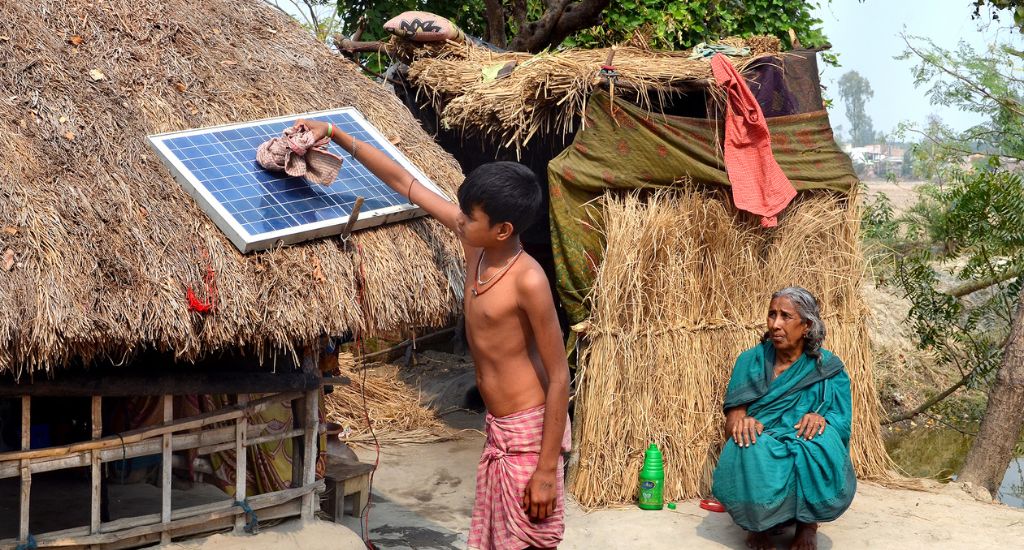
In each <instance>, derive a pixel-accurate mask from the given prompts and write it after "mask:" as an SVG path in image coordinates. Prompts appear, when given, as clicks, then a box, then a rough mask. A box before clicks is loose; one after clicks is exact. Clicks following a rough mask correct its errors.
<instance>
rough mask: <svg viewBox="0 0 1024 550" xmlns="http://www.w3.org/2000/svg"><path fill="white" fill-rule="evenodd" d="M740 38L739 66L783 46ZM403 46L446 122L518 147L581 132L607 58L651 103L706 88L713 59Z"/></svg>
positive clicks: (414, 79) (623, 84)
mask: <svg viewBox="0 0 1024 550" xmlns="http://www.w3.org/2000/svg"><path fill="white" fill-rule="evenodd" d="M736 45H737V46H739V47H745V48H747V50H748V51H749V55H746V56H743V57H735V58H730V59H729V61H730V62H731V63H732V64H733V65H734V66H735V67H736V68H737V69H738V70H743V69H745V68H747V67H750V66H751V65H753V64H756V63H759V62H762V61H764V60H766V59H770V58H772V57H773V56H777V55H778V52H779V41H778V39H776V38H774V37H754V38H752V39H749V40H747V41H743V40H738V41H736ZM400 51H403V53H405V55H406V56H407V57H409V58H411V59H412V60H413V61H412V62H411V65H410V67H409V72H408V78H409V81H410V82H411V83H412V84H413V85H415V86H417V87H419V88H420V89H421V90H422V91H424V92H425V94H426V96H427V99H429V101H430V103H431V104H432V105H433V107H434V108H435V109H436V110H437V112H438V113H440V116H441V123H442V124H443V125H444V126H445V127H447V128H453V129H458V130H461V131H464V132H466V133H468V134H472V135H482V136H483V137H484V138H486V139H490V140H494V141H496V142H498V143H500V144H501V145H502V146H504V147H513V148H515V149H516V150H517V151H518V150H521V149H522V148H523V147H524V146H525V145H526V144H527V143H529V142H530V140H531V139H532V138H533V137H534V136H536V135H546V134H552V133H554V134H562V135H564V134H571V133H572V132H574V131H575V130H576V128H577V127H578V125H579V124H580V118H581V117H582V115H583V111H584V109H585V108H586V103H587V99H588V98H589V97H590V94H591V93H592V92H593V91H594V90H597V89H599V88H600V87H601V85H602V83H603V82H605V81H606V78H607V77H605V76H602V74H603V73H602V71H601V67H602V66H604V65H611V66H614V68H615V76H614V83H615V86H617V87H619V89H620V90H623V89H625V90H628V91H629V93H630V94H631V97H633V98H635V99H639V100H640V101H641V104H642V105H643V106H644V107H645V108H651V106H652V97H653V98H656V99H655V103H657V104H661V103H663V100H664V95H666V94H673V93H678V92H679V90H680V89H686V88H693V87H701V88H704V89H706V88H707V84H708V81H709V80H710V79H711V78H712V75H711V66H710V64H709V63H708V62H707V60H706V59H699V58H698V59H694V58H691V52H690V51H689V50H687V51H672V52H667V51H652V50H650V49H648V48H643V47H638V46H630V45H623V46H617V47H614V48H599V49H592V50H578V49H569V50H562V51H557V52H551V53H542V54H537V55H532V54H528V53H521V52H494V51H492V50H489V49H486V48H481V47H477V46H473V45H471V44H455V43H447V44H446V45H444V46H443V47H440V48H438V47H429V46H428V47H427V48H426V49H416V50H411V51H406V50H400ZM510 64H511V65H514V70H513V71H512V72H511V73H510V74H509V75H508V76H505V77H501V78H496V79H492V78H485V77H483V75H484V74H485V73H487V72H494V71H493V69H494V68H495V67H500V66H504V65H510ZM585 125H586V124H585V121H584V122H583V126H584V127H585Z"/></svg>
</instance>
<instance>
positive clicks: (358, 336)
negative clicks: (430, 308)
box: [355, 244, 380, 550]
mask: <svg viewBox="0 0 1024 550" xmlns="http://www.w3.org/2000/svg"><path fill="white" fill-rule="evenodd" d="M362 254H363V247H362V246H361V245H359V244H357V245H356V256H357V259H358V263H359V271H358V275H357V281H356V288H357V291H356V304H357V305H358V306H359V309H360V310H362V308H363V304H364V303H365V300H366V295H365V293H364V289H363V286H364V284H365V282H366V272H365V271H364V269H363V256H362ZM355 345H356V354H357V355H358V357H359V358H360V359H361V358H362V357H363V356H364V355H365V354H366V349H365V347H364V346H365V342H364V341H363V335H362V331H360V330H356V332H355ZM357 363H358V362H357ZM366 370H367V369H366V368H365V367H364V368H363V377H362V382H360V385H359V392H360V394H362V398H363V417H364V418H365V419H366V427H367V428H369V430H370V435H371V436H372V437H373V446H374V449H375V451H376V453H377V456H376V458H375V459H374V461H373V470H371V471H370V487H369V488H368V489H367V498H366V507H365V508H363V510H360V516H361V517H360V520H359V521H360V522H361V524H362V527H363V543H364V544H366V547H367V548H369V549H370V550H375V549H376V546H374V545H373V542H371V541H370V501H371V500H372V499H373V476H374V474H376V473H377V468H378V467H379V466H380V442H379V441H377V434H376V433H374V431H373V422H371V421H370V409H369V407H367V405H366Z"/></svg>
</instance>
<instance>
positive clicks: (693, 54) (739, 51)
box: [690, 42, 750, 59]
mask: <svg viewBox="0 0 1024 550" xmlns="http://www.w3.org/2000/svg"><path fill="white" fill-rule="evenodd" d="M716 53H720V54H725V55H728V56H731V57H746V56H748V55H750V48H747V47H743V48H737V47H736V46H730V45H728V44H722V43H717V42H716V43H714V44H708V43H706V42H701V43H700V44H697V45H696V46H694V47H693V50H691V51H690V59H707V58H708V57H711V56H713V55H715V54H716Z"/></svg>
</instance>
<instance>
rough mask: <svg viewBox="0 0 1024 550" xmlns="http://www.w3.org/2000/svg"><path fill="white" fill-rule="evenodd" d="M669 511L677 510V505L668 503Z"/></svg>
mask: <svg viewBox="0 0 1024 550" xmlns="http://www.w3.org/2000/svg"><path fill="white" fill-rule="evenodd" d="M668 509H669V510H675V509H676V503H674V502H670V503H668Z"/></svg>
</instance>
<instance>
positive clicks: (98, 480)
mask: <svg viewBox="0 0 1024 550" xmlns="http://www.w3.org/2000/svg"><path fill="white" fill-rule="evenodd" d="M101 437H103V397H101V396H99V395H94V396H92V439H93V440H96V439H99V438H101ZM89 456H90V458H91V459H92V476H91V479H92V489H91V495H92V506H91V508H90V510H91V511H90V515H89V533H91V534H93V535H95V534H97V533H99V532H100V524H101V523H102V514H101V510H102V506H103V501H102V491H101V489H102V484H103V470H102V466H103V462H102V461H101V460H100V452H99V451H98V450H94V451H90V452H89ZM93 548H99V546H93Z"/></svg>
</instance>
